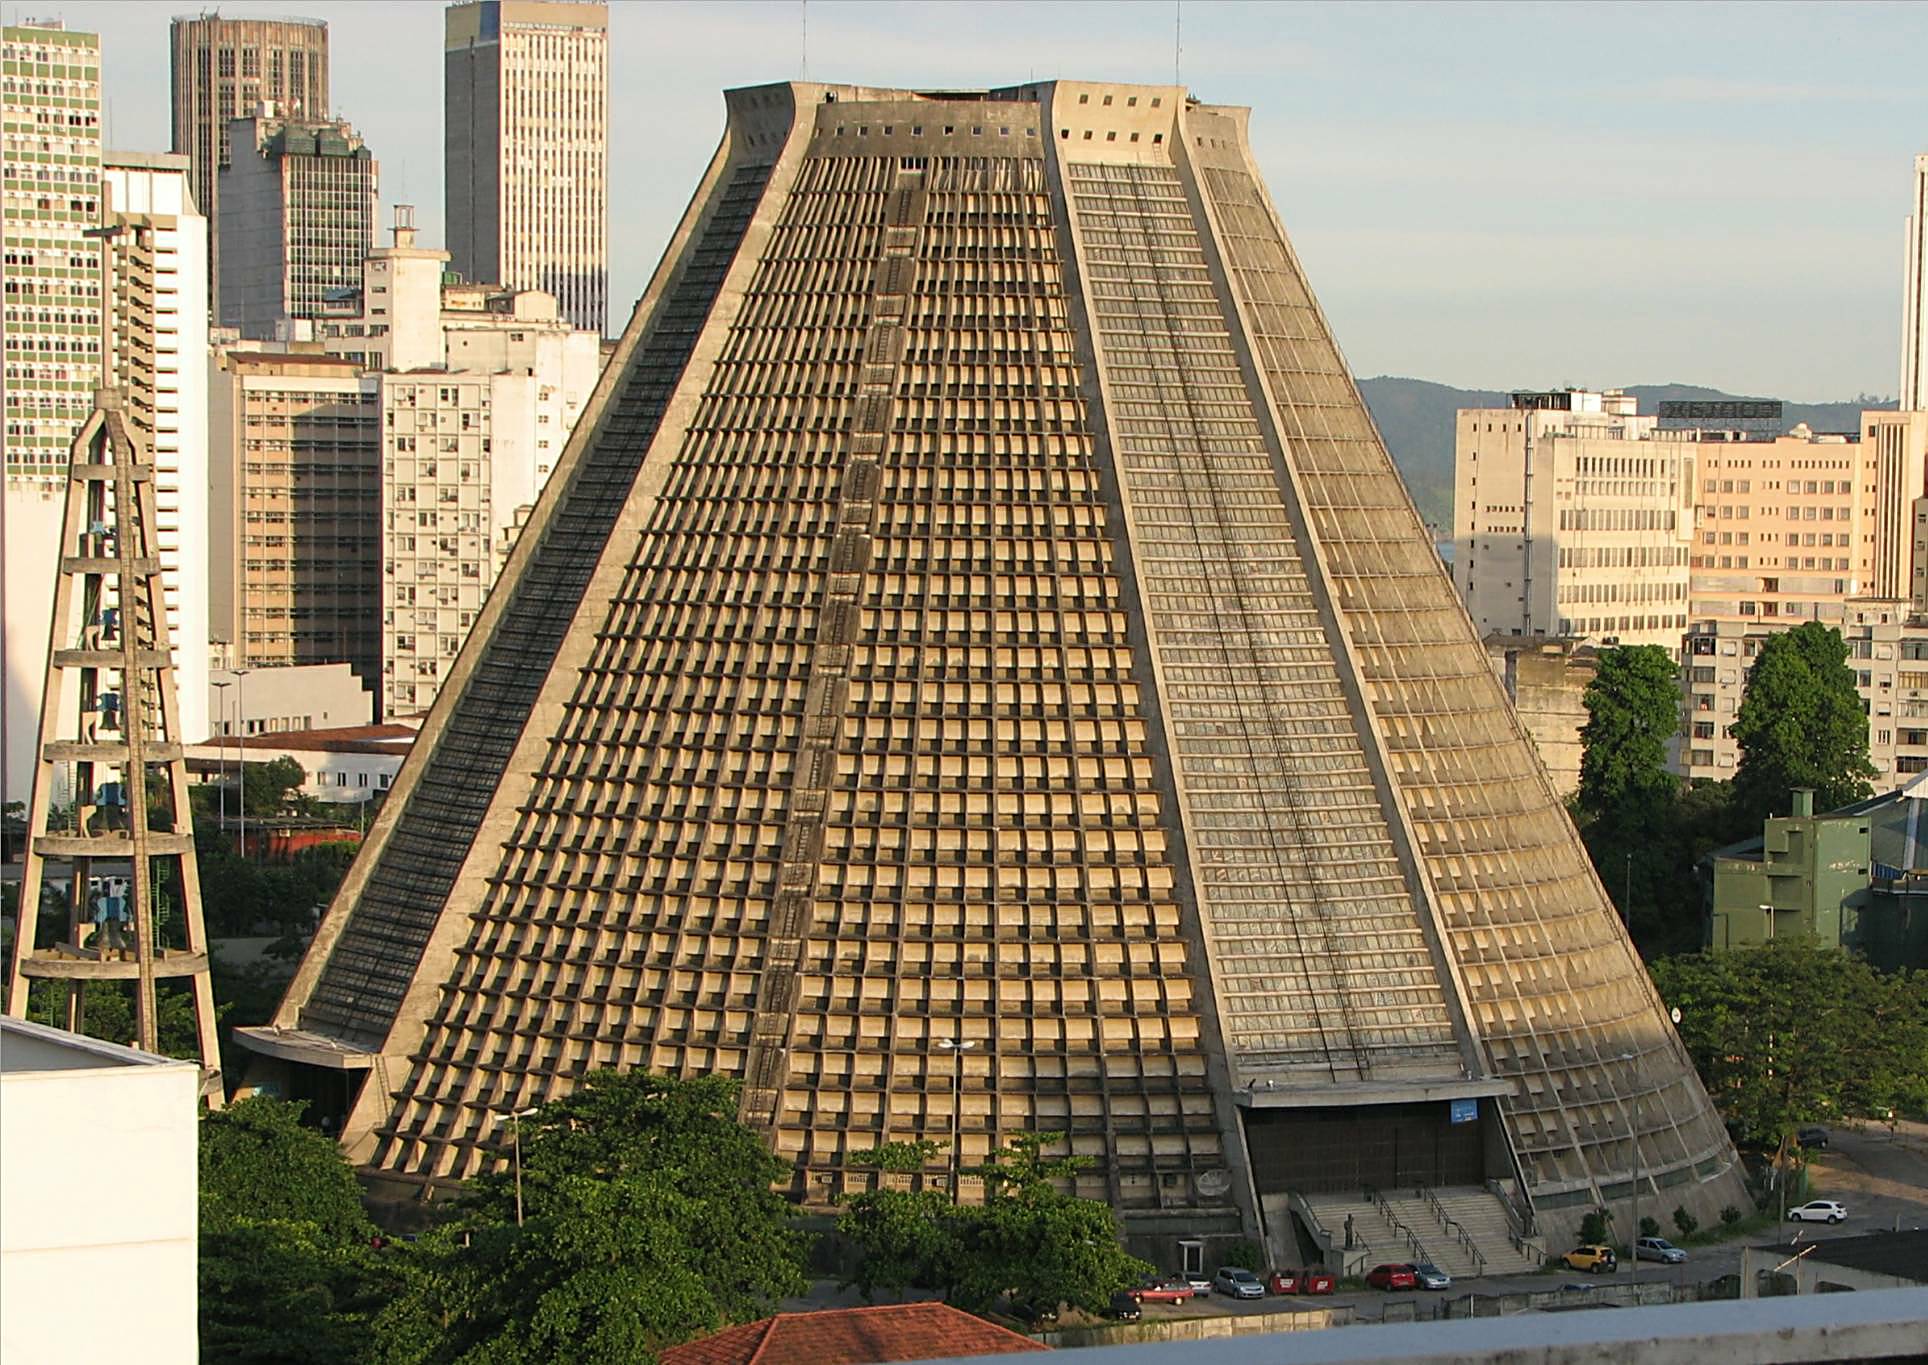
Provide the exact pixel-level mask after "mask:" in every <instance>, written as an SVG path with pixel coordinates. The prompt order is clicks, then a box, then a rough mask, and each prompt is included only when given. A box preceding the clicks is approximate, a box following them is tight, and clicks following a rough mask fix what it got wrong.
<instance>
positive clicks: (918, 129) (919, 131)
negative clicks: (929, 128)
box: [910, 123, 924, 137]
mask: <svg viewBox="0 0 1928 1365" xmlns="http://www.w3.org/2000/svg"><path fill="white" fill-rule="evenodd" d="M910 135H911V136H912V137H922V136H924V125H923V124H921V123H913V124H911V126H910Z"/></svg>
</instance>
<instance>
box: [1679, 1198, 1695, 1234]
mask: <svg viewBox="0 0 1928 1365" xmlns="http://www.w3.org/2000/svg"><path fill="white" fill-rule="evenodd" d="M1674 1226H1675V1227H1677V1228H1679V1229H1680V1235H1681V1236H1682V1237H1692V1236H1693V1235H1694V1233H1695V1232H1696V1231H1697V1230H1698V1229H1699V1228H1700V1219H1698V1218H1696V1217H1694V1215H1693V1214H1691V1213H1689V1212H1687V1206H1686V1205H1685V1204H1682V1205H1680V1206H1679V1207H1677V1208H1675V1209H1674Z"/></svg>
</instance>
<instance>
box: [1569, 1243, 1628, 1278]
mask: <svg viewBox="0 0 1928 1365" xmlns="http://www.w3.org/2000/svg"><path fill="white" fill-rule="evenodd" d="M1560 1259H1561V1260H1562V1261H1564V1262H1565V1263H1566V1267H1567V1269H1568V1270H1584V1271H1586V1272H1587V1273H1588V1274H1590V1275H1599V1274H1603V1273H1605V1272H1607V1271H1611V1270H1617V1269H1619V1268H1620V1257H1619V1256H1617V1255H1616V1254H1615V1253H1614V1250H1613V1248H1612V1247H1610V1246H1602V1245H1600V1244H1599V1243H1598V1242H1593V1243H1589V1244H1587V1245H1586V1246H1577V1247H1575V1248H1573V1250H1571V1251H1569V1252H1568V1253H1567V1254H1566V1255H1565V1256H1562V1257H1561V1258H1560Z"/></svg>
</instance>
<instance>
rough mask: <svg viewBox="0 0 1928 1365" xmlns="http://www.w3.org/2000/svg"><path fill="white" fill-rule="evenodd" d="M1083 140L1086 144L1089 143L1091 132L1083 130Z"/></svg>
mask: <svg viewBox="0 0 1928 1365" xmlns="http://www.w3.org/2000/svg"><path fill="white" fill-rule="evenodd" d="M1084 140H1085V141H1086V142H1089V141H1091V130H1090V129H1089V128H1087V129H1085V135H1084Z"/></svg>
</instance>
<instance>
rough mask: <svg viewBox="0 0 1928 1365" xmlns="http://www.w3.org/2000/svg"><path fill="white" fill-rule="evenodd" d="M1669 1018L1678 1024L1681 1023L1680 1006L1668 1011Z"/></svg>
mask: <svg viewBox="0 0 1928 1365" xmlns="http://www.w3.org/2000/svg"><path fill="white" fill-rule="evenodd" d="M1667 1017H1668V1018H1669V1019H1671V1020H1673V1021H1674V1022H1675V1023H1676V1024H1678V1023H1679V1022H1680V1006H1678V1005H1675V1006H1674V1007H1673V1008H1672V1009H1670V1010H1668V1011H1667Z"/></svg>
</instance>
